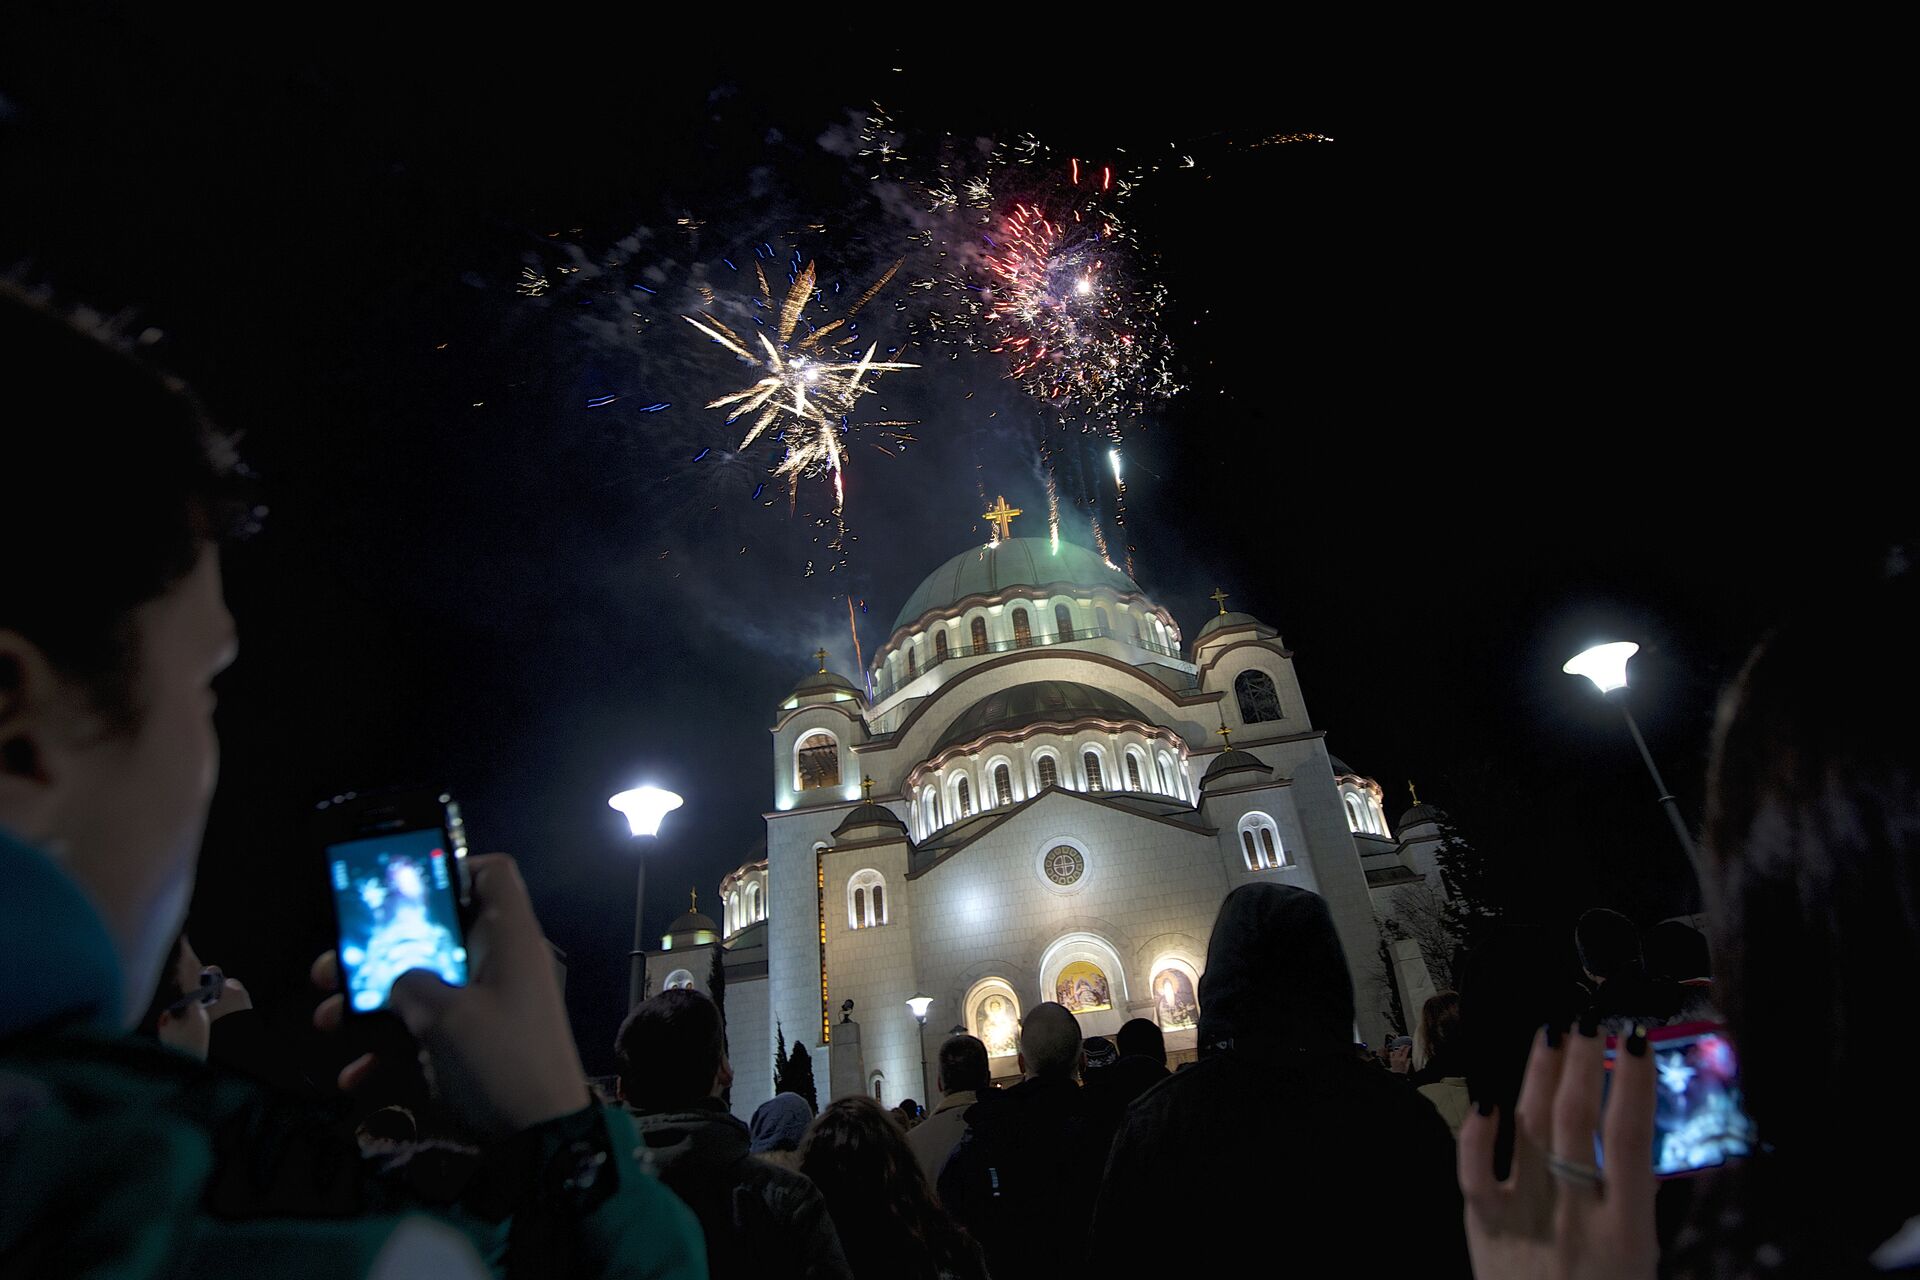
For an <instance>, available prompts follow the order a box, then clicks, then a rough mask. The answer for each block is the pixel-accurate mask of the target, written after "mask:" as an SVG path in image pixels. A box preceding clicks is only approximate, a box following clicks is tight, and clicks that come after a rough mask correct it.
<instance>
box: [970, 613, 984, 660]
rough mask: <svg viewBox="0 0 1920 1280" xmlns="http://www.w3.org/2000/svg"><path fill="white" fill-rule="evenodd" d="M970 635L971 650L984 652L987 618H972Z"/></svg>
mask: <svg viewBox="0 0 1920 1280" xmlns="http://www.w3.org/2000/svg"><path fill="white" fill-rule="evenodd" d="M972 635H973V651H974V652H975V653H985V652H986V651H987V620H986V619H985V618H975V619H974V620H973V630H972Z"/></svg>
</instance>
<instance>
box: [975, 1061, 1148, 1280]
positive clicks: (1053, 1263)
mask: <svg viewBox="0 0 1920 1280" xmlns="http://www.w3.org/2000/svg"><path fill="white" fill-rule="evenodd" d="M966 1118H967V1132H966V1136H965V1137H963V1138H961V1140H960V1145H959V1146H957V1147H955V1148H954V1149H953V1154H952V1155H951V1156H949V1157H947V1163H946V1166H945V1167H944V1168H943V1169H942V1170H941V1171H940V1184H939V1192H940V1203H942V1204H943V1205H945V1206H946V1207H947V1212H949V1213H951V1214H952V1215H953V1216H954V1217H955V1218H956V1219H958V1220H959V1222H960V1224H961V1225H962V1226H964V1227H965V1228H966V1229H967V1231H968V1233H969V1234H970V1235H972V1236H973V1238H974V1239H975V1240H977V1241H979V1242H980V1247H981V1248H982V1249H983V1250H985V1252H986V1255H987V1269H988V1270H989V1271H991V1272H992V1273H993V1277H994V1280H1024V1278H1025V1277H1034V1278H1035V1280H1059V1278H1060V1277H1062V1276H1070V1275H1075V1274H1078V1271H1079V1265H1080V1260H1081V1258H1082V1257H1084V1256H1085V1253H1086V1247H1087V1217H1086V1208H1085V1198H1084V1195H1082V1194H1080V1193H1078V1192H1076V1191H1075V1190H1073V1189H1074V1188H1090V1187H1093V1186H1095V1185H1096V1184H1097V1183H1098V1182H1099V1180H1100V1169H1101V1166H1102V1165H1103V1164H1104V1163H1105V1160H1106V1141H1107V1136H1108V1133H1109V1130H1108V1128H1107V1126H1106V1125H1105V1124H1103V1123H1102V1120H1101V1116H1100V1113H1099V1111H1098V1109H1097V1108H1096V1107H1095V1106H1094V1105H1093V1104H1092V1103H1091V1102H1090V1101H1089V1100H1088V1099H1087V1097H1086V1093H1085V1091H1084V1090H1083V1089H1081V1088H1080V1086H1079V1085H1077V1084H1075V1083H1074V1082H1073V1080H1072V1079H1070V1078H1069V1079H1056V1080H1026V1081H1023V1082H1021V1083H1020V1084H1017V1085H1015V1086H1014V1087H1013V1088H1011V1089H1006V1090H1002V1091H998V1092H993V1093H988V1094H985V1095H983V1096H982V1097H981V1099H980V1101H978V1102H976V1103H974V1104H973V1106H971V1107H969V1108H968V1109H967V1117H966ZM1076 1196H1079V1199H1078V1207H1077V1208H1076V1207H1075V1206H1076ZM1115 1274H1121V1275H1132V1274H1133V1272H1132V1271H1129V1270H1124V1269H1123V1270H1122V1271H1120V1272H1116V1273H1115Z"/></svg>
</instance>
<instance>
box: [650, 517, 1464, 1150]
mask: <svg viewBox="0 0 1920 1280" xmlns="http://www.w3.org/2000/svg"><path fill="white" fill-rule="evenodd" d="M1001 528H1002V532H1003V535H1004V533H1005V530H1006V526H1005V525H1004V524H1003V525H1002V526H1001ZM1215 599H1216V600H1217V601H1218V602H1219V603H1220V606H1221V608H1220V612H1219V613H1218V614H1217V615H1216V616H1214V617H1211V618H1209V619H1208V620H1207V622H1206V625H1205V626H1203V627H1201V628H1200V630H1199V632H1198V634H1196V635H1195V636H1194V637H1193V638H1192V640H1191V642H1190V643H1188V642H1187V641H1186V640H1184V638H1183V637H1182V635H1181V633H1180V629H1179V625H1178V624H1177V623H1176V622H1175V621H1174V619H1173V617H1172V616H1171V615H1170V614H1169V613H1168V612H1167V611H1166V609H1164V608H1163V607H1161V606H1160V605H1158V604H1156V603H1155V602H1154V601H1153V600H1151V599H1149V598H1148V597H1147V595H1146V594H1145V593H1144V592H1143V591H1142V590H1141V589H1140V587H1139V585H1138V584H1136V583H1135V582H1134V581H1133V580H1132V579H1131V578H1129V577H1128V576H1127V575H1126V574H1124V573H1122V572H1121V571H1119V570H1118V569H1116V568H1115V567H1114V566H1113V565H1112V564H1110V563H1108V562H1107V561H1106V560H1104V559H1102V558H1101V557H1099V556H1097V555H1095V554H1094V553H1093V552H1091V551H1088V550H1085V549H1083V548H1081V547H1077V546H1074V545H1072V544H1069V543H1066V542H1060V543H1057V544H1056V543H1055V542H1053V541H1052V540H1050V539H1045V538H1009V537H1004V536H1003V537H1002V538H1000V539H998V540H996V541H994V542H992V543H989V544H987V545H986V546H974V547H971V548H969V549H968V550H966V551H963V552H961V553H960V554H959V555H956V556H954V557H953V558H952V559H950V560H948V561H947V562H946V563H945V564H943V565H941V566H940V567H939V568H938V569H936V570H934V571H933V572H932V573H931V574H929V575H928V576H927V578H926V580H925V581H923V582H922V583H921V584H920V586H919V588H918V589H917V590H916V591H915V592H914V593H913V594H912V596H910V597H909V598H908V599H907V601H906V603H905V604H904V605H903V606H902V607H901V609H900V612H899V616H898V617H897V618H896V619H895V621H894V625H893V628H892V632H891V634H890V635H889V636H888V637H887V638H886V640H885V641H884V643H883V644H882V645H881V646H880V648H879V650H878V652H877V653H876V655H875V658H874V662H873V664H872V670H871V672H870V673H869V675H870V679H871V686H870V687H871V689H872V696H871V698H869V696H868V694H867V692H866V691H865V690H864V689H863V688H862V687H861V685H859V684H856V683H854V682H853V681H850V680H848V679H846V678H844V677H843V676H840V675H838V674H836V673H833V672H829V671H827V670H826V669H825V655H824V653H822V654H820V655H816V656H817V657H819V658H820V664H819V665H820V668H821V669H820V670H819V671H817V672H815V673H814V674H812V675H810V676H808V677H807V678H806V679H805V680H803V681H801V682H800V684H799V685H798V686H797V687H796V688H794V690H793V691H792V692H791V693H790V694H789V695H788V696H787V697H786V698H785V699H784V700H783V701H782V702H781V703H780V705H779V707H778V708H777V709H776V711H775V714H774V720H773V724H772V738H773V743H772V746H773V760H772V763H773V788H772V808H771V810H770V811H769V812H768V813H767V814H766V815H765V816H766V823H767V838H766V845H765V848H764V849H760V848H756V849H755V851H754V853H753V855H751V856H750V858H749V860H748V861H747V862H746V863H745V864H744V865H742V866H740V867H739V868H738V869H736V870H735V871H733V872H731V873H730V874H728V875H727V876H726V878H725V879H724V880H723V881H722V882H721V884H720V902H721V907H720V916H721V919H720V920H719V921H718V922H716V921H714V920H712V919H710V918H708V917H707V916H705V915H702V914H700V913H699V912H698V911H697V910H696V911H689V912H688V913H687V914H686V915H684V916H682V917H681V918H680V919H679V920H676V921H675V922H674V923H673V925H672V926H670V929H669V932H668V935H667V936H666V937H664V938H663V939H662V940H661V942H662V949H661V950H659V951H657V952H650V953H648V957H647V990H648V992H649V994H651V993H655V992H658V991H660V990H662V989H663V988H665V987H669V986H693V987H696V988H698V989H700V990H703V991H705V990H708V987H709V975H710V974H711V972H712V971H713V952H714V949H715V948H719V949H720V954H721V960H722V965H723V967H724V970H723V971H724V975H725V986H726V990H725V993H724V1000H725V1007H726V1013H727V1026H728V1037H729V1045H730V1050H731V1056H732V1061H733V1064H734V1072H735V1083H734V1088H733V1095H732V1097H733V1108H734V1111H735V1112H736V1113H737V1114H739V1115H741V1116H742V1117H746V1116H750V1115H751V1114H752V1112H753V1109H754V1108H755V1107H757V1106H758V1105H759V1104H760V1103H761V1102H764V1101H765V1100H766V1099H767V1098H768V1097H769V1096H771V1094H772V1066H771V1063H772V1058H773V1055H774V1043H775V1036H776V1031H777V1032H778V1034H779V1035H781V1036H783V1037H784V1039H785V1041H786V1043H787V1044H789V1045H792V1044H795V1043H804V1044H806V1045H807V1046H808V1049H809V1052H810V1054H811V1055H812V1056H813V1060H814V1074H815V1079H816V1081H817V1084H818V1088H819V1094H820V1101H821V1102H822V1103H824V1102H826V1101H827V1100H828V1099H829V1098H832V1097H838V1096H843V1095H846V1094H849V1093H853V1092H864V1093H867V1094H868V1095H870V1096H875V1097H878V1098H880V1099H881V1100H882V1101H883V1102H885V1103H886V1104H887V1105H889V1106H891V1105H892V1104H894V1103H896V1102H898V1101H899V1100H900V1099H902V1098H908V1097H911V1098H915V1099H919V1100H921V1101H923V1102H924V1101H927V1100H928V1097H927V1095H928V1083H929V1082H927V1081H924V1080H923V1076H922V1071H923V1067H922V1063H923V1059H924V1060H925V1062H926V1064H927V1065H926V1068H925V1070H926V1071H928V1072H929V1073H931V1072H932V1070H933V1059H934V1058H936V1057H937V1054H938V1049H939V1044H940V1042H941V1040H943V1039H944V1038H945V1037H946V1035H947V1034H948V1033H949V1032H950V1031H951V1030H952V1029H954V1028H965V1029H966V1030H967V1031H969V1032H971V1033H972V1034H974V1035H976V1036H979V1037H980V1038H981V1039H982V1040H983V1041H985V1042H986V1044H987V1046H988V1051H989V1054H990V1055H991V1058H992V1064H993V1070H994V1074H995V1076H996V1077H1010V1076H1013V1075H1015V1074H1016V1073H1017V1067H1016V1065H1015V1059H1014V1056H1013V1055H1014V1048H1015V1036H1016V1033H1017V1029H1018V1025H1019V1018H1020V1016H1021V1014H1022V1011H1024V1010H1026V1009H1028V1008H1031V1007H1032V1006H1033V1005H1034V1004H1036V1003H1039V1002H1042V1001H1047V1000H1057V1001H1059V1002H1060V1003H1062V1004H1064V1005H1066V1006H1067V1007H1068V1008H1069V1009H1072V1010H1073V1011H1074V1012H1075V1014H1076V1015H1077V1016H1078V1017H1079V1018H1080V1020H1081V1023H1082V1025H1083V1027H1084V1029H1085V1032H1086V1034H1088V1035H1100V1034H1110V1033H1112V1032H1114V1031H1115V1030H1117V1029H1118V1028H1119V1027H1120V1025H1121V1024H1122V1023H1123V1022H1126V1021H1127V1020H1129V1019H1132V1018H1139V1017H1145V1018H1151V1019H1154V1020H1155V1021H1157V1022H1158V1023H1159V1024H1160V1026H1161V1027H1162V1028H1163V1029H1164V1030H1165V1033H1166V1039H1167V1047H1168V1050H1169V1054H1170V1057H1171V1058H1172V1059H1173V1060H1174V1061H1175V1062H1178V1061H1181V1060H1185V1059H1188V1058H1191V1057H1192V1056H1193V1055H1194V1052H1195V1038H1196V1020H1197V1016H1198V1007H1197V993H1198V987H1199V980H1200V975H1201V972H1202V971H1203V969H1204V967H1205V963H1206V955H1207V939H1208V935H1209V933H1210V932H1211V929H1212V925H1213V919H1214V916H1215V914H1216V912H1217V911H1218V910H1219V907H1220V902H1221V900H1222V899H1223V898H1224V897H1225V896H1226V895H1227V894H1228V893H1229V892H1230V891H1231V890H1233V889H1234V888H1235V887H1237V886H1239V885H1241V884H1245V883H1248V882H1251V881H1256V880H1266V881H1271V882H1274V883H1279V884H1293V885H1299V886H1301V887H1302V888H1306V889H1311V890H1312V891H1314V892H1315V893H1318V894H1320V895H1321V896H1322V897H1323V898H1325V899H1326V901H1327V904H1328V906H1329V907H1330V908H1331V909H1332V913H1333V919H1334V923H1335V925H1336V927H1337V928H1338V931H1339V935H1340V939H1341V942H1342V944H1343V946H1344V947H1345V950H1346V954H1347V961H1348V965H1349V967H1350V968H1351V969H1352V971H1353V973H1354V976H1355V983H1356V988H1357V990H1356V995H1357V997H1358V1004H1359V1026H1358V1027H1357V1031H1358V1033H1359V1034H1360V1036H1361V1037H1362V1038H1364V1039H1366V1040H1367V1041H1368V1042H1369V1043H1371V1044H1376V1045H1377V1044H1379V1043H1381V1040H1382V1037H1383V1035H1384V1031H1385V1028H1384V1024H1383V1022H1382V1018H1381V1015H1380V1013H1379V1012H1378V1009H1377V1004H1378V1002H1377V1001H1375V1000H1372V999H1370V998H1369V995H1368V991H1367V985H1368V984H1367V975H1369V974H1373V973H1376V972H1377V971H1378V968H1379V956H1380V942H1381V934H1380V928H1379V925H1378V923H1377V920H1376V911H1379V912H1380V913H1382V914H1384V913H1385V912H1386V911H1387V900H1386V898H1385V896H1384V895H1386V894H1387V893H1389V892H1390V891H1391V890H1393V889H1394V888H1396V887H1398V886H1402V885H1408V884H1413V883H1415V882H1418V881H1421V880H1425V881H1427V882H1428V883H1429V884H1432V885H1433V886H1434V887H1436V888H1438V887H1439V876H1438V871H1437V867H1436V866H1435V860H1434V853H1435V850H1436V849H1437V847H1438V844H1439V838H1440V833H1439V828H1438V826H1437V825H1436V818H1437V814H1436V813H1435V812H1434V811H1433V810H1431V809H1429V808H1427V807H1426V806H1424V805H1416V806H1415V808H1414V809H1412V810H1410V811H1409V812H1408V813H1407V814H1405V815H1404V816H1403V817H1402V818H1401V820H1400V823H1399V827H1400V834H1399V836H1398V837H1397V838H1396V837H1395V836H1394V834H1393V833H1392V832H1391V830H1390V829H1389V826H1388V823H1387V820H1386V815H1385V813H1384V812H1383V810H1382V805H1381V801H1382V795H1381V789H1380V787H1379V785H1378V784H1377V783H1375V782H1374V781H1372V780H1371V779H1369V778H1366V777H1363V776H1361V775H1359V774H1357V773H1355V772H1354V771H1353V770H1351V769H1349V768H1348V767H1347V766H1346V765H1345V764H1343V763H1341V762H1340V760H1339V759H1337V758H1336V757H1334V756H1332V755H1330V754H1329V753H1328V750H1327V745H1326V733H1325V731H1324V730H1323V729H1319V728H1316V727H1315V726H1314V724H1313V721H1312V720H1311V719H1310V718H1309V716H1308V714H1307V706H1306V702H1305V699H1304V698H1303V697H1302V694H1301V689H1300V682H1299V680H1298V678H1297V677H1296V674H1295V671H1294V665H1293V655H1292V653H1291V652H1289V651H1288V649H1287V648H1286V646H1285V644H1283V643H1282V641H1281V638H1280V635H1279V633H1278V632H1277V631H1276V630H1275V629H1274V628H1273V627H1271V626H1269V625H1267V624H1266V623H1264V622H1261V621H1259V620H1258V619H1256V618H1253V617H1250V616H1248V615H1246V614H1243V613H1231V612H1227V611H1226V608H1225V597H1224V596H1222V595H1221V594H1220V593H1218V592H1216V593H1215ZM1376 898H1378V901H1376ZM1391 953H1392V955H1393V957H1394V967H1395V972H1396V976H1397V978H1398V981H1399V987H1400V992H1401V996H1402V1000H1403V1003H1404V1004H1410V1005H1411V1007H1412V1008H1413V1009H1416V1010H1417V1009H1418V1007H1419V1001H1420V1000H1421V999H1423V998H1424V994H1429V993H1430V992H1431V986H1430V984H1429V983H1428V982H1427V978H1426V971H1425V967H1424V965H1423V964H1422V963H1421V961H1420V957H1419V952H1418V948H1417V946H1415V945H1414V944H1412V943H1410V942H1399V943H1395V944H1393V946H1392V948H1391ZM1285 980H1286V976H1285V975H1283V974H1276V975H1275V981H1282V982H1283V981H1285ZM916 995H922V996H927V997H931V1001H932V1003H931V1005H930V1007H929V1008H928V1011H927V1014H926V1024H925V1027H924V1029H923V1028H922V1026H921V1025H920V1023H919V1022H917V1021H916V1019H915V1018H914V1016H913V1015H912V1013H911V1012H910V1011H909V1008H908V1004H907V1001H908V999H909V998H910V997H913V996H916ZM849 1001H851V1002H852V1007H851V1010H850V1011H848V1010H847V1009H846V1007H845V1006H846V1004H847V1002H849Z"/></svg>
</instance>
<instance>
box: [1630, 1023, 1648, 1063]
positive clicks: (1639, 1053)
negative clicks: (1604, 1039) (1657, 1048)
mask: <svg viewBox="0 0 1920 1280" xmlns="http://www.w3.org/2000/svg"><path fill="white" fill-rule="evenodd" d="M1627 1052H1628V1053H1630V1054H1632V1055H1633V1056H1634V1057H1636V1058H1644V1057H1646V1056H1647V1029H1646V1028H1645V1027H1642V1026H1635V1027H1634V1029H1633V1034H1632V1035H1630V1036H1628V1037H1627Z"/></svg>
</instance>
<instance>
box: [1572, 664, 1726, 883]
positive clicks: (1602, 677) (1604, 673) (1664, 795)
mask: <svg viewBox="0 0 1920 1280" xmlns="http://www.w3.org/2000/svg"><path fill="white" fill-rule="evenodd" d="M1638 652H1640V646H1639V645H1637V644H1635V643H1633V641H1631V640H1616V641H1614V642H1613V643H1611V644H1597V645H1594V646H1593V647H1592V648H1591V649H1583V650H1582V651H1581V652H1579V653H1576V654H1574V655H1573V657H1571V658H1569V659H1567V665H1566V666H1564V667H1561V668H1560V669H1561V670H1562V671H1564V672H1566V673H1567V674H1568V675H1570V676H1585V677H1586V678H1587V679H1589V680H1591V681H1593V687H1594V688H1596V689H1598V690H1599V691H1600V694H1601V696H1602V697H1606V698H1608V699H1609V701H1611V702H1612V703H1613V704H1614V705H1615V706H1616V707H1619V708H1620V714H1621V715H1623V716H1625V717H1626V719H1627V732H1628V733H1631V734H1632V735H1633V745H1634V746H1636V747H1638V748H1640V758H1641V759H1642V760H1644V761H1646V762H1647V772H1648V773H1650V774H1652V775H1653V789H1654V791H1655V792H1656V793H1657V794H1658V795H1659V797H1660V804H1661V805H1662V807H1664V808H1665V809H1666V811H1667V818H1668V820H1669V821H1671V822H1672V823H1673V834H1674V835H1676V836H1678V837H1679V839H1680V847H1681V848H1682V849H1684V850H1685V851H1686V854H1687V861H1688V863H1690V864H1691V865H1692V866H1693V869H1694V874H1695V875H1696V876H1698V875H1699V871H1700V857H1699V854H1698V853H1697V852H1696V851H1695V850H1694V847H1693V833H1692V832H1690V831H1688V830H1687V823H1686V819H1684V818H1682V817H1681V816H1680V804H1679V802H1678V801H1676V800H1675V799H1674V798H1673V793H1672V792H1671V791H1669V790H1667V782H1666V779H1665V778H1662V777H1661V776H1660V767H1659V766H1658V765H1656V764H1654V762H1653V753H1652V752H1651V751H1649V750H1647V740H1646V739H1645V738H1643V737H1641V736H1640V725H1639V724H1638V722H1636V721H1635V720H1634V718H1633V712H1632V711H1631V710H1630V709H1629V708H1628V707H1627V700H1626V697H1625V695H1624V694H1623V695H1622V696H1620V697H1617V698H1614V697H1611V696H1610V695H1612V694H1614V693H1616V692H1619V691H1621V690H1624V689H1625V688H1626V687H1627V659H1628V658H1631V657H1632V656H1633V655H1634V654H1636V653H1638Z"/></svg>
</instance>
